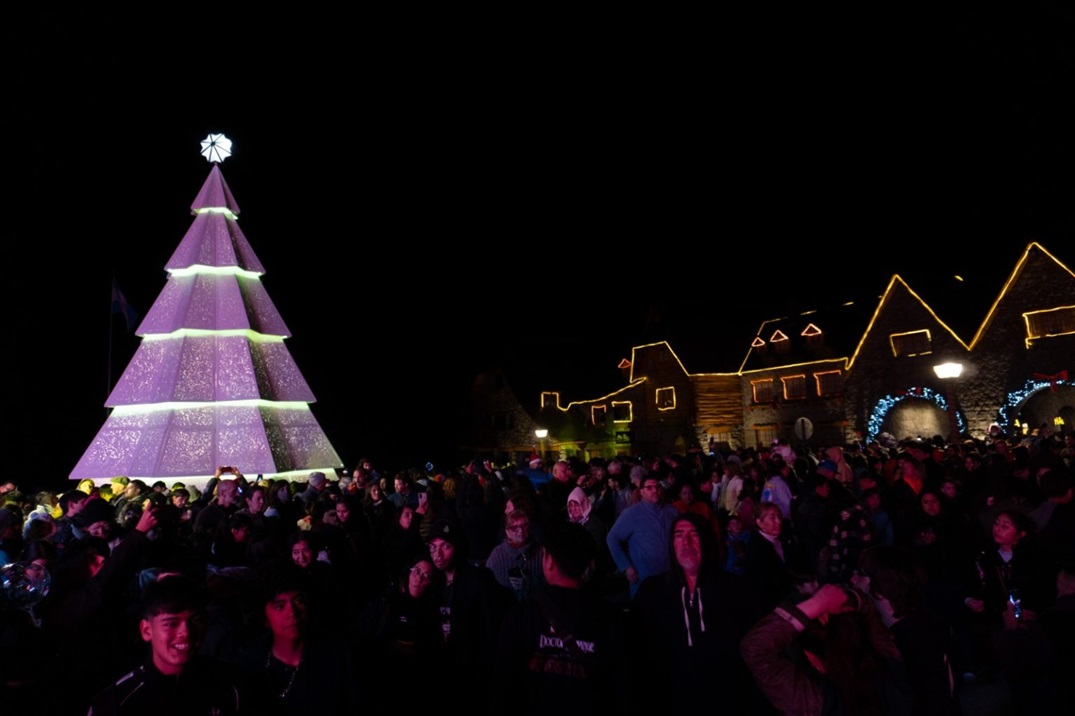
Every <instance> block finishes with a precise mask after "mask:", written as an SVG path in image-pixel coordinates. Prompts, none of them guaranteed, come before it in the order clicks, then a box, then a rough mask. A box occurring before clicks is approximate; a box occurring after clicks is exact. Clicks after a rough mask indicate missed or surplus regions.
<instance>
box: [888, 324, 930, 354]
mask: <svg viewBox="0 0 1075 716" xmlns="http://www.w3.org/2000/svg"><path fill="white" fill-rule="evenodd" d="M888 340H889V343H891V344H892V355H894V356H896V357H897V358H900V357H904V358H909V357H911V356H923V355H929V354H930V353H932V352H933V346H932V343H931V340H930V335H929V331H928V330H926V331H909V332H907V333H893V334H892V335H890V336H889V337H888Z"/></svg>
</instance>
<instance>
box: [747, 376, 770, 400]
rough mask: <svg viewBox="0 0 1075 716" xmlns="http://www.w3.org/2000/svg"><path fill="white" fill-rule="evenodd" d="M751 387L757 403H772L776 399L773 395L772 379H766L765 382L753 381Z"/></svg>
mask: <svg viewBox="0 0 1075 716" xmlns="http://www.w3.org/2000/svg"><path fill="white" fill-rule="evenodd" d="M750 387H752V388H753V389H754V402H755V403H771V402H773V400H774V399H775V396H774V394H773V379H772V378H765V379H764V380H752V381H750Z"/></svg>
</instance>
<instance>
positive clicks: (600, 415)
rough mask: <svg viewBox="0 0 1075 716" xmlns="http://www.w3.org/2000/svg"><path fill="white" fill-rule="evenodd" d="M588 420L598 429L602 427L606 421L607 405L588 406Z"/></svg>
mask: <svg viewBox="0 0 1075 716" xmlns="http://www.w3.org/2000/svg"><path fill="white" fill-rule="evenodd" d="M590 420H591V421H593V424H594V425H596V426H598V427H604V426H605V424H606V421H607V420H608V406H607V405H591V406H590Z"/></svg>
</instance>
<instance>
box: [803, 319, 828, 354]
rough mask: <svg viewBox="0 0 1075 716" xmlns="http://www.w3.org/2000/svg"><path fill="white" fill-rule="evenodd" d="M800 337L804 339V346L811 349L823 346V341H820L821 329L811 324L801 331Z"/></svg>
mask: <svg viewBox="0 0 1075 716" xmlns="http://www.w3.org/2000/svg"><path fill="white" fill-rule="evenodd" d="M801 335H802V337H803V338H805V339H806V345H808V346H810V347H811V348H816V347H818V346H822V345H825V341H824V340H823V339H822V333H821V329H820V328H818V327H817V326H815V325H814V324H813V323H811V324H810V325H809V326H807V327H806V328H804V329H803V332H802V334H801Z"/></svg>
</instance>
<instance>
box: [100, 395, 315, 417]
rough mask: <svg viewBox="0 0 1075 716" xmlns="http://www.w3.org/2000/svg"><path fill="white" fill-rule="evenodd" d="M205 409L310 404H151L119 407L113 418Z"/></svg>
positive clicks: (305, 405)
mask: <svg viewBox="0 0 1075 716" xmlns="http://www.w3.org/2000/svg"><path fill="white" fill-rule="evenodd" d="M204 408H272V409H273V410H304V411H308V410H309V409H310V405H309V403H306V402H304V401H301V400H288V401H279V402H276V401H272V400H263V399H261V398H255V399H251V400H228V401H216V402H214V401H212V400H204V401H198V402H194V401H192V402H189V403H179V402H174V401H173V402H168V403H149V404H146V405H117V406H116V407H114V408H113V409H112V415H113V417H126V416H128V415H145V414H147V413H159V412H162V411H169V410H202V409H204Z"/></svg>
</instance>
